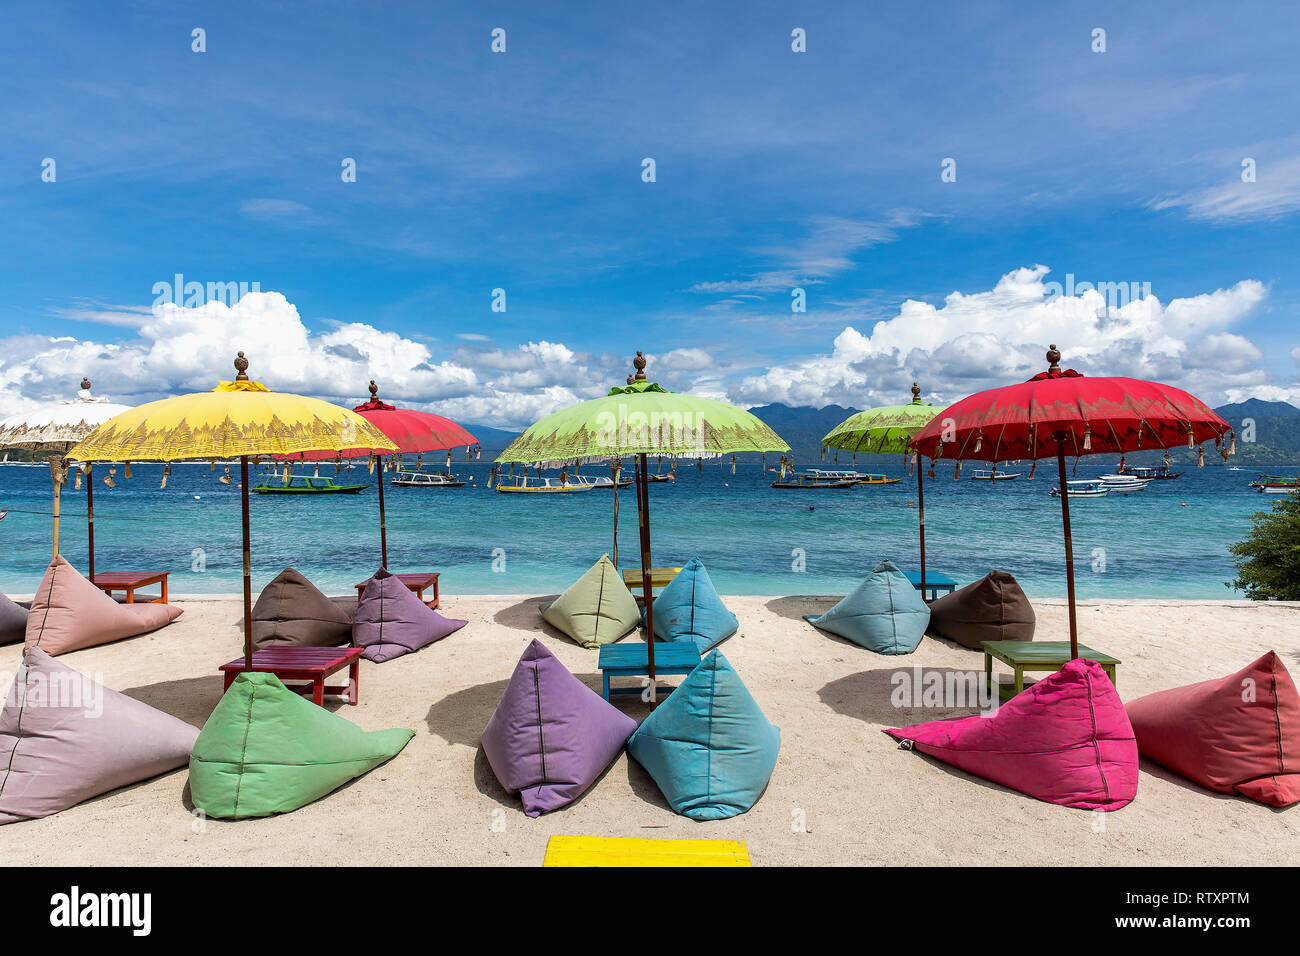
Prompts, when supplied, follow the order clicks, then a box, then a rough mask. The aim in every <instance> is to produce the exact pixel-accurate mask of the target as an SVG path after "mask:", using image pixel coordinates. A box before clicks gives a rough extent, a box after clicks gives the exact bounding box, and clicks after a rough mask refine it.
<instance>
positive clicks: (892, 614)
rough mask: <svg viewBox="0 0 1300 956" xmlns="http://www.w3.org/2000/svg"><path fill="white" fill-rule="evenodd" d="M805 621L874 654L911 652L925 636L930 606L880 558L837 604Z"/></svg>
mask: <svg viewBox="0 0 1300 956" xmlns="http://www.w3.org/2000/svg"><path fill="white" fill-rule="evenodd" d="M804 620H805V621H807V622H808V623H810V624H812V625H814V626H816V627H819V628H821V629H822V630H823V631H830V632H831V633H832V634H838V635H839V636H840V637H843V638H846V639H847V640H850V641H852V642H853V643H854V644H858V645H860V646H861V647H865V648H866V649H867V650H869V651H875V652H876V653H877V654H910V653H912V651H914V650H916V645H918V644H920V643H921V638H922V637H924V636H925V628H926V625H928V624H929V623H930V608H929V607H928V606H927V605H926V603H925V601H923V600H921V594H920V592H919V591H917V590H916V588H914V587H913V586H912V582H911V581H909V580H907V575H905V574H903V572H902V571H900V570H898V568H896V567H894V564H893V562H892V561H881V562H880V563H879V564H878V565H876V570H874V571H872V572H871V574H870V576H869V577H868V578H867V579H866V580H865V581H863V582H862V583H861V584H859V585H858V586H857V587H856V588H854V589H853V591H852V592H850V593H849V594H848V595H846V596H845V597H844V599H843V600H842V601H840V603H839V604H837V605H835V606H834V607H833V608H831V609H830V610H829V611H827V612H826V613H825V614H823V615H821V616H820V617H817V616H815V615H805V617H804Z"/></svg>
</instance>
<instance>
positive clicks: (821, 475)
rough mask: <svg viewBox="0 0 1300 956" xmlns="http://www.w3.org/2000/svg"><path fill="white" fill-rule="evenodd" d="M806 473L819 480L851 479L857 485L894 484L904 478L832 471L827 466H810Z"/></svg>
mask: <svg viewBox="0 0 1300 956" xmlns="http://www.w3.org/2000/svg"><path fill="white" fill-rule="evenodd" d="M804 474H805V475H806V476H807V477H809V478H812V479H815V480H817V481H851V482H852V483H853V484H855V485H892V484H894V483H895V482H898V481H902V480H903V479H902V478H890V477H889V476H888V475H875V474H868V473H866V472H861V471H830V470H827V469H825V468H809V469H808V470H807V471H806V472H804Z"/></svg>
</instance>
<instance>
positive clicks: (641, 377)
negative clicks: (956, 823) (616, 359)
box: [627, 349, 645, 385]
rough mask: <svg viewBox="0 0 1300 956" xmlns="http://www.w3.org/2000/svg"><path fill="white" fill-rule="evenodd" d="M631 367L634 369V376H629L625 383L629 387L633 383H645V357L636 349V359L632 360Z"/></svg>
mask: <svg viewBox="0 0 1300 956" xmlns="http://www.w3.org/2000/svg"><path fill="white" fill-rule="evenodd" d="M632 366H633V367H634V368H635V369H636V374H635V375H633V376H631V377H630V378H629V379H628V380H627V383H628V384H629V385H631V384H632V383H633V382H644V381H645V355H644V354H642V352H641V350H640V349H637V353H636V358H634V359H632Z"/></svg>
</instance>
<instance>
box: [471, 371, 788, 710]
mask: <svg viewBox="0 0 1300 956" xmlns="http://www.w3.org/2000/svg"><path fill="white" fill-rule="evenodd" d="M632 364H633V366H634V367H635V368H636V373H635V374H634V375H629V376H628V377H627V385H626V386H617V387H615V388H611V389H610V390H609V394H608V395H606V396H605V397H604V398H595V399H592V400H591V401H587V402H582V403H581V404H579V405H575V406H573V407H572V408H566V409H563V410H561V411H558V412H555V413H553V414H551V415H547V416H546V417H545V418H543V419H541V420H540V421H538V422H536V423H535V424H533V425H530V426H529V427H528V429H527V430H526V431H525V432H524V433H523V434H522V435H520V436H519V437H518V438H516V439H515V440H514V441H513V442H511V443H510V445H509V447H507V448H506V450H505V451H503V452H502V453H501V454H500V455H499V456H497V459H496V460H497V462H498V463H501V462H522V463H523V464H525V465H529V466H536V467H562V466H564V465H568V464H573V463H577V464H583V463H587V462H593V461H609V462H611V463H612V464H613V465H614V469H615V471H614V490H615V494H616V495H617V492H618V470H617V469H618V467H619V463H620V462H621V459H622V458H623V457H624V456H632V457H633V459H634V461H635V474H636V491H637V515H638V524H639V525H640V531H641V588H642V593H643V596H644V598H645V633H646V643H647V644H649V651H648V655H649V670H650V688H651V691H650V694H651V698H650V699H651V700H652V701H653V700H654V687H655V652H654V608H653V603H652V600H651V594H650V590H651V584H650V567H651V564H650V494H649V482H648V479H647V474H648V468H647V463H646V456H647V455H661V456H667V457H669V458H717V457H720V456H722V455H733V454H737V453H739V452H768V451H772V452H786V451H789V450H790V446H789V445H787V444H786V443H785V442H783V441H782V440H781V438H780V436H779V435H777V433H776V432H774V431H772V429H771V428H769V427H768V426H767V425H766V424H765V423H764V422H762V421H760V420H759V419H758V418H755V417H754V416H753V415H751V414H750V413H749V412H747V411H745V410H744V409H742V408H737V407H736V406H735V405H730V404H728V403H727V402H721V401H716V400H714V399H710V398H700V397H698V396H695V395H683V394H680V393H678V392H670V391H668V389H666V388H663V387H662V386H660V385H658V384H656V383H654V382H651V381H648V380H647V379H646V377H645V364H646V360H645V357H644V355H642V353H641V352H637V353H636V358H635V359H633V360H632ZM615 501H616V502H617V498H616V499H615Z"/></svg>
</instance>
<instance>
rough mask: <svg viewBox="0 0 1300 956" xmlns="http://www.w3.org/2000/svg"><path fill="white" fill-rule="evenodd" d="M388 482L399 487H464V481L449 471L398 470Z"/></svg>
mask: <svg viewBox="0 0 1300 956" xmlns="http://www.w3.org/2000/svg"><path fill="white" fill-rule="evenodd" d="M390 484H394V485H396V486H397V487H399V488H464V487H465V482H464V481H462V480H461V479H459V478H457V477H456V476H455V475H453V474H452V473H451V472H449V471H399V472H398V473H397V474H395V475H393V479H392V481H391V482H390Z"/></svg>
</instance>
